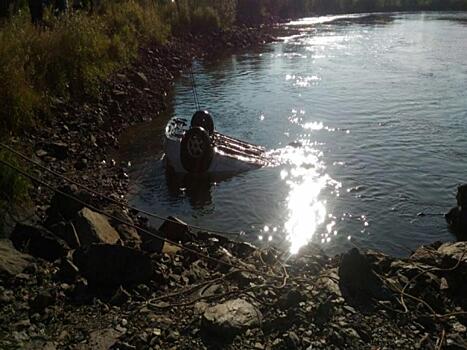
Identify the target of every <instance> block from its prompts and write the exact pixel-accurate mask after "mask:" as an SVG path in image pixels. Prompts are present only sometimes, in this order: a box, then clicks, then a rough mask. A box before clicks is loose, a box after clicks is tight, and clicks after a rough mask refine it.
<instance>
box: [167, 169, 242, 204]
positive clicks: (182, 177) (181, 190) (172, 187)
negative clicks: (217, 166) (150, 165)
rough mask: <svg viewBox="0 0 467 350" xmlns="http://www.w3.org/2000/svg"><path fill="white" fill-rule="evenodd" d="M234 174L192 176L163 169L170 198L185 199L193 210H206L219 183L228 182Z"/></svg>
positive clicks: (211, 202)
mask: <svg viewBox="0 0 467 350" xmlns="http://www.w3.org/2000/svg"><path fill="white" fill-rule="evenodd" d="M235 175H236V174H234V173H232V174H205V175H197V176H193V175H190V174H177V173H175V172H174V171H173V170H172V169H171V168H170V167H165V180H166V184H167V189H168V191H169V194H170V196H172V197H173V198H187V199H188V202H189V203H190V206H191V207H192V208H193V209H195V210H198V209H208V208H209V207H210V206H211V205H212V204H213V199H212V193H213V189H214V188H215V186H217V185H218V184H219V183H222V182H226V181H229V180H230V179H231V178H233V177H234V176H235Z"/></svg>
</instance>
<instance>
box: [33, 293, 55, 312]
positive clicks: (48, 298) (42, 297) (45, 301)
mask: <svg viewBox="0 0 467 350" xmlns="http://www.w3.org/2000/svg"><path fill="white" fill-rule="evenodd" d="M54 303H55V296H54V295H52V293H51V292H50V291H42V292H40V293H39V294H37V295H36V296H35V297H34V299H32V300H31V301H30V302H29V306H30V307H31V310H32V311H34V312H38V313H42V312H43V311H44V310H45V309H46V308H47V307H49V306H50V305H53V304H54Z"/></svg>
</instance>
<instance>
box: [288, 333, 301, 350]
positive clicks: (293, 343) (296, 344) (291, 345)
mask: <svg viewBox="0 0 467 350" xmlns="http://www.w3.org/2000/svg"><path fill="white" fill-rule="evenodd" d="M285 343H286V345H287V349H300V338H299V337H298V335H297V333H295V332H289V333H288V334H287V338H286V339H285Z"/></svg>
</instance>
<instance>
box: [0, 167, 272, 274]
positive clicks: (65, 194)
mask: <svg viewBox="0 0 467 350" xmlns="http://www.w3.org/2000/svg"><path fill="white" fill-rule="evenodd" d="M0 164H3V165H4V166H6V167H8V168H10V169H12V170H14V171H16V172H17V173H18V174H21V175H22V176H24V177H26V178H27V179H29V180H31V181H34V182H36V183H38V184H40V185H42V186H44V187H46V188H48V189H50V190H52V191H53V192H55V193H58V194H60V195H62V196H64V197H67V198H69V199H71V200H74V201H76V202H77V203H80V204H82V205H84V206H86V207H87V208H89V209H91V210H93V211H95V212H97V213H100V214H102V215H104V216H106V217H108V218H109V219H112V220H115V221H117V222H120V223H121V224H124V225H127V226H130V227H133V228H135V229H137V230H140V231H141V232H144V233H145V234H147V235H149V236H151V237H154V238H156V239H159V240H162V241H165V242H168V243H170V244H172V245H174V246H177V247H179V248H181V249H183V250H185V251H187V252H190V253H193V254H195V255H197V256H199V257H201V258H203V259H206V260H209V261H211V262H215V263H217V264H222V265H225V266H228V267H231V268H234V269H237V267H236V266H234V265H232V264H231V263H229V262H225V261H222V260H220V259H217V258H213V257H210V256H208V255H206V254H203V253H201V252H199V251H197V250H194V249H191V248H188V247H185V246H184V245H182V244H180V243H178V242H174V241H172V240H169V239H167V238H165V237H162V236H160V235H158V234H155V233H153V232H151V231H148V230H146V229H144V228H142V227H140V226H137V225H135V224H133V223H131V222H128V221H125V220H122V219H120V218H118V217H116V216H113V215H110V214H108V213H106V212H105V211H103V210H100V209H98V208H96V207H94V206H92V205H90V204H88V203H86V202H84V201H82V200H81V199H79V198H76V197H75V196H73V195H70V194H68V193H65V192H63V191H61V190H59V189H58V188H56V187H54V186H53V185H50V184H49V183H47V182H45V181H42V180H41V179H39V178H37V177H36V176H33V175H31V174H28V173H27V172H25V171H23V170H21V169H19V168H18V167H16V166H14V165H13V164H10V163H9V162H7V161H5V160H3V159H0ZM249 271H250V272H252V273H255V272H256V273H259V274H261V275H263V276H267V277H272V278H278V277H277V276H270V275H268V274H266V273H262V272H259V271H253V270H249Z"/></svg>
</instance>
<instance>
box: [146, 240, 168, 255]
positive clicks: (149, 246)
mask: <svg viewBox="0 0 467 350" xmlns="http://www.w3.org/2000/svg"><path fill="white" fill-rule="evenodd" d="M165 243H166V242H165V241H163V240H161V239H159V238H152V239H148V240H145V241H144V242H143V243H142V244H141V249H142V250H144V251H146V252H148V253H161V252H162V250H163V248H164V246H165Z"/></svg>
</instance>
